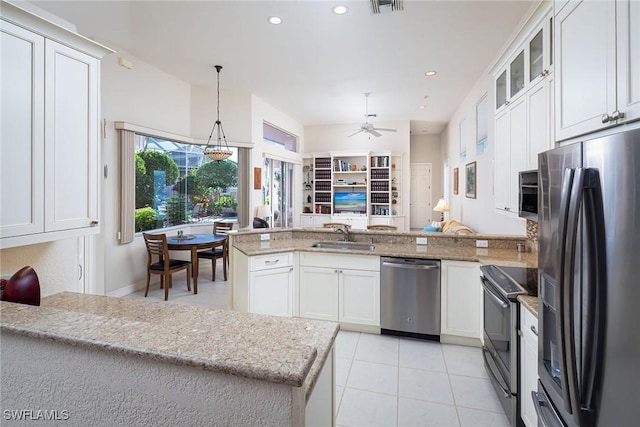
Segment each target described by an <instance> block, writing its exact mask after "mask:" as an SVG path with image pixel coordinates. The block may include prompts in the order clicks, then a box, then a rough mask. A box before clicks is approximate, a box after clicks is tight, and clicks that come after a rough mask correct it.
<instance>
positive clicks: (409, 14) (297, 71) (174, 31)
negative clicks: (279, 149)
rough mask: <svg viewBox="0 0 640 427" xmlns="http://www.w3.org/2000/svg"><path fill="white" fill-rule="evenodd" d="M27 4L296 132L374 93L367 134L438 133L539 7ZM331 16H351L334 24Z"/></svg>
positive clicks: (349, 115) (352, 108) (351, 114)
mask: <svg viewBox="0 0 640 427" xmlns="http://www.w3.org/2000/svg"><path fill="white" fill-rule="evenodd" d="M33 3H34V4H35V5H37V6H38V7H40V8H42V9H45V10H47V11H49V12H51V13H53V14H54V15H57V16H59V17H61V18H63V19H65V20H67V21H69V22H71V23H72V24H75V25H76V27H77V29H78V31H79V32H80V33H81V34H83V35H85V36H87V37H90V38H93V39H95V40H97V41H99V42H101V43H103V44H105V45H107V46H110V47H113V48H115V49H116V50H117V49H123V50H125V51H128V52H129V53H131V54H132V55H135V56H136V57H138V58H140V59H142V60H144V61H146V62H148V63H150V64H153V65H155V66H157V67H158V68H160V69H162V70H164V71H166V72H168V73H170V74H172V75H175V76H176V77H178V78H180V79H182V80H184V81H186V82H190V83H193V84H196V85H203V86H212V87H215V84H216V75H215V69H214V68H213V66H214V65H216V64H220V65H222V66H223V67H224V68H223V70H222V72H221V75H220V88H221V90H223V91H224V90H232V91H242V92H250V93H253V94H255V95H256V96H258V97H259V98H261V99H262V100H264V101H265V102H267V103H268V104H270V105H272V106H273V107H275V108H277V109H279V110H281V111H283V112H284V113H286V114H288V115H289V116H291V117H292V118H294V119H295V120H297V121H299V122H300V123H301V124H303V125H320V124H341V123H358V122H362V121H363V120H364V112H365V111H364V110H365V101H364V95H363V94H364V93H365V92H371V96H370V98H369V113H375V114H377V118H373V119H371V120H370V121H371V122H373V123H375V122H376V121H391V120H411V121H412V132H417V133H439V132H440V131H441V130H442V128H443V126H444V125H445V124H446V122H447V121H448V120H449V118H450V117H451V115H452V114H453V113H454V111H455V109H456V108H457V107H458V105H460V103H461V102H462V100H463V99H464V96H465V95H466V94H467V93H468V92H469V91H470V89H471V88H472V87H473V85H474V83H475V82H476V81H477V80H478V78H479V77H480V76H481V75H482V73H483V72H485V71H486V70H487V68H488V67H489V66H490V65H491V62H492V61H493V60H494V59H496V56H497V55H498V53H499V52H500V50H501V48H503V47H504V45H505V43H506V42H507V41H508V40H509V37H510V36H512V35H513V32H514V30H515V29H516V27H517V26H518V24H519V23H520V22H521V20H522V18H523V17H524V16H525V15H526V13H527V12H528V11H529V10H530V8H531V7H532V6H533V5H534V4H536V3H538V2H537V1H526V0H516V1H505V0H500V1H481V0H472V1H455V0H453V1H452V0H449V1H446V0H445V1H409V0H405V2H404V11H399V12H392V13H383V14H379V15H373V14H372V13H371V11H370V4H369V2H368V1H340V0H330V1H326V0H323V1H300V0H298V1H271V0H262V1H238V0H235V1H230V0H227V1H34V2H33ZM336 4H344V5H346V6H348V8H349V10H348V13H347V14H346V15H342V16H338V15H335V14H333V13H332V12H331V8H332V7H333V6H334V5H336ZM273 15H277V16H279V17H281V18H282V20H283V23H282V24H281V25H279V26H274V25H271V24H269V23H268V22H267V18H269V17H270V16H273ZM116 55H117V53H116ZM134 66H135V61H134ZM427 70H436V71H437V72H438V74H437V75H436V76H435V77H425V75H424V73H425V71H427ZM425 96H428V98H426V99H425ZM419 105H425V106H426V108H425V109H424V110H421V109H418V106H419ZM221 109H222V112H221V114H222V117H224V114H225V113H224V105H222V106H221Z"/></svg>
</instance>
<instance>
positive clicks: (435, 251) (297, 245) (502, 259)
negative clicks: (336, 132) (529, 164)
mask: <svg viewBox="0 0 640 427" xmlns="http://www.w3.org/2000/svg"><path fill="white" fill-rule="evenodd" d="M317 241H318V240H317V239H297V238H296V239H282V240H270V241H266V242H255V241H254V242H234V243H233V247H235V248H237V249H238V250H240V251H241V252H242V253H244V254H245V255H248V256H254V255H263V254H271V253H279V252H288V251H308V252H327V253H341V254H345V253H346V254H353V255H355V254H358V255H374V256H395V257H407V258H431V259H445V260H457V261H476V262H481V263H483V264H498V265H510V266H519V267H537V266H538V257H537V254H535V253H533V252H518V251H517V250H516V249H515V248H514V249H502V248H475V247H468V246H456V245H451V246H442V245H416V244H407V243H375V240H374V246H375V249H374V250H373V251H360V250H352V249H349V250H340V249H326V248H322V249H320V248H314V247H312V246H311V245H313V244H314V243H315V242H317Z"/></svg>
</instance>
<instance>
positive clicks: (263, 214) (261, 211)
mask: <svg viewBox="0 0 640 427" xmlns="http://www.w3.org/2000/svg"><path fill="white" fill-rule="evenodd" d="M269 215H271V209H270V208H269V206H267V205H260V206H258V207H257V208H256V216H257V217H258V218H262V219H265V220H266V219H267V217H268V216H269Z"/></svg>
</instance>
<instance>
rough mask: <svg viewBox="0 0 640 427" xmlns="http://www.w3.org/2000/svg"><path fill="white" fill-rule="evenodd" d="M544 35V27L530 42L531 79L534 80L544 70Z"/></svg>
mask: <svg viewBox="0 0 640 427" xmlns="http://www.w3.org/2000/svg"><path fill="white" fill-rule="evenodd" d="M543 39H544V35H543V29H542V28H541V29H540V31H538V33H537V34H536V35H535V36H534V37H533V38H532V39H531V41H530V42H529V81H530V82H532V81H534V80H535V79H536V78H537V77H538V76H541V75H542V71H543V70H544V40H543Z"/></svg>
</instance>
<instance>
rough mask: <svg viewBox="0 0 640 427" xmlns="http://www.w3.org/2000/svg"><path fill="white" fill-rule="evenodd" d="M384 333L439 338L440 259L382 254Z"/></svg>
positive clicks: (381, 281) (381, 295)
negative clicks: (394, 256) (383, 255)
mask: <svg viewBox="0 0 640 427" xmlns="http://www.w3.org/2000/svg"><path fill="white" fill-rule="evenodd" d="M380 327H381V333H383V334H391V335H401V336H409V337H414V338H424V339H430V340H436V341H440V261H439V260H431V259H414V258H392V257H382V258H380Z"/></svg>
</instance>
